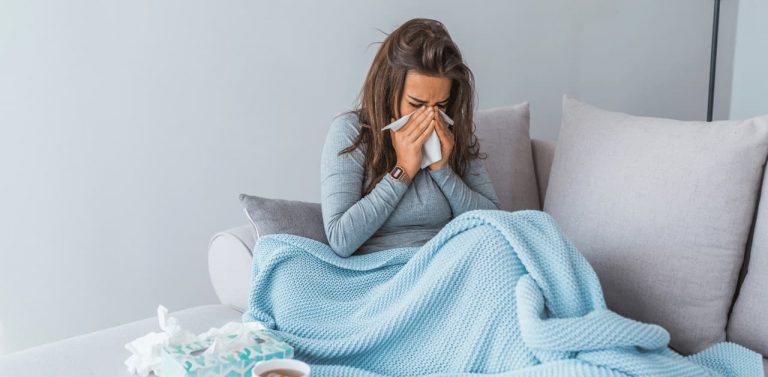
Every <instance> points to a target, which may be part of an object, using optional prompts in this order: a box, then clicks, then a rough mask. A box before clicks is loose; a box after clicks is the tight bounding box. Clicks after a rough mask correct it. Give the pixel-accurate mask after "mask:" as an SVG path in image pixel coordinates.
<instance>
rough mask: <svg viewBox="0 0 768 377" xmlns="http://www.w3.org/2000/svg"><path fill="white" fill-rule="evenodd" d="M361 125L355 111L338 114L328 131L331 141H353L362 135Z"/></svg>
mask: <svg viewBox="0 0 768 377" xmlns="http://www.w3.org/2000/svg"><path fill="white" fill-rule="evenodd" d="M360 128H361V124H360V121H359V118H358V116H357V113H356V112H355V111H354V110H350V111H345V112H343V113H339V114H336V115H335V116H334V117H333V120H332V121H331V127H330V129H329V130H328V138H329V139H334V140H338V139H343V140H347V141H348V140H353V139H355V138H356V137H357V135H358V134H359V133H360Z"/></svg>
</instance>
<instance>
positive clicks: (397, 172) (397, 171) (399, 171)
mask: <svg viewBox="0 0 768 377" xmlns="http://www.w3.org/2000/svg"><path fill="white" fill-rule="evenodd" d="M402 175H403V169H400V167H398V166H395V168H394V169H392V176H393V177H394V178H395V179H400V177H401V176H402Z"/></svg>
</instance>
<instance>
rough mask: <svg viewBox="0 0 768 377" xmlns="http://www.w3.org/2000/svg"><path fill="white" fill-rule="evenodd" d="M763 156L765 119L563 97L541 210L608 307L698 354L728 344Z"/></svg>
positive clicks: (767, 138) (767, 141)
mask: <svg viewBox="0 0 768 377" xmlns="http://www.w3.org/2000/svg"><path fill="white" fill-rule="evenodd" d="M766 153H768V116H765V117H756V118H752V119H749V120H745V121H717V122H711V123H706V122H696V121H677V120H672V119H661V118H650V117H640V116H632V115H629V114H623V113H618V112H611V111H606V110H602V109H599V108H597V107H594V106H591V105H588V104H585V103H582V102H579V101H577V100H575V99H572V98H569V97H567V96H566V97H564V98H563V122H562V126H561V129H560V134H559V138H558V143H557V149H556V150H555V155H554V159H553V162H552V169H551V174H550V177H549V184H548V187H547V193H546V195H545V200H544V211H545V212H548V213H550V214H551V215H552V216H553V217H554V218H555V219H556V220H557V222H558V223H559V224H560V225H561V227H562V229H563V231H564V232H565V233H566V235H567V236H568V237H569V238H570V239H571V240H572V241H573V242H574V244H575V246H576V247H577V248H578V249H579V250H580V251H581V252H582V253H583V254H584V255H585V256H586V258H587V260H589V262H590V263H591V264H592V266H593V267H594V269H595V271H596V272H597V274H598V276H599V278H600V283H601V285H602V287H603V290H604V293H605V298H606V302H607V305H608V307H609V308H611V309H612V310H614V311H616V312H618V313H619V314H622V315H624V316H627V317H630V318H633V319H636V320H639V321H643V322H650V323H656V324H659V325H661V326H663V327H664V328H665V329H667V330H668V331H669V332H670V335H671V342H670V346H671V347H672V348H674V349H676V350H677V351H679V352H682V353H684V354H690V353H694V352H697V351H700V350H702V349H704V348H706V347H707V346H709V345H711V344H713V343H715V342H718V341H723V340H725V328H726V323H727V316H728V310H729V308H730V305H731V303H732V300H733V298H734V297H733V296H734V293H735V289H736V283H737V280H738V275H739V269H740V268H741V265H742V261H743V255H744V250H745V247H746V242H747V238H748V233H749V229H750V225H751V223H752V218H753V216H754V211H755V206H756V205H755V203H756V199H757V194H758V191H759V188H760V179H761V173H762V167H763V164H764V163H765V161H766Z"/></svg>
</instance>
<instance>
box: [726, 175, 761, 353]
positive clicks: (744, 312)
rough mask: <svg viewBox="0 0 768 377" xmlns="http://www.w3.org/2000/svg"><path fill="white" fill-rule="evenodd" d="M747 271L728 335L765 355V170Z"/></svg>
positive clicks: (729, 324) (731, 318)
mask: <svg viewBox="0 0 768 377" xmlns="http://www.w3.org/2000/svg"><path fill="white" fill-rule="evenodd" d="M746 271H747V273H746V275H745V277H744V281H743V282H742V284H741V289H740V290H739V296H738V297H737V298H736V302H735V303H734V305H733V311H732V312H731V317H730V320H729V321H728V339H729V340H731V341H734V342H736V343H740V344H743V345H745V346H747V347H750V348H752V349H754V350H755V351H758V352H760V353H762V354H763V356H768V320H767V319H768V174H765V177H764V179H763V188H762V192H761V194H760V203H759V204H758V210H757V219H756V220H755V228H754V230H753V232H752V245H751V247H750V252H749V261H748V262H747V270H746Z"/></svg>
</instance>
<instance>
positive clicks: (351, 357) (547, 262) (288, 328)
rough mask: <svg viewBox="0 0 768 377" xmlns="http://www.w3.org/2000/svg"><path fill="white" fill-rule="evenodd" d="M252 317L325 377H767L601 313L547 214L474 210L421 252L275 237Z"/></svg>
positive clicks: (593, 278)
mask: <svg viewBox="0 0 768 377" xmlns="http://www.w3.org/2000/svg"><path fill="white" fill-rule="evenodd" d="M253 253H254V259H253V260H254V262H253V271H252V274H253V275H252V277H253V281H252V285H251V294H250V302H249V307H248V310H247V311H246V312H245V313H243V317H242V319H243V321H259V322H262V323H263V324H264V325H265V326H266V327H268V328H270V329H272V330H273V332H274V333H275V334H276V335H277V336H278V337H280V338H282V339H283V340H285V341H286V342H288V343H289V344H291V345H292V346H293V347H294V349H295V358H296V359H299V360H302V361H304V362H307V363H308V364H310V365H311V367H312V376H313V377H324V376H335V377H344V376H479V375H486V374H494V375H495V376H551V375H562V376H565V375H567V376H617V375H618V376H628V375H629V376H720V375H723V376H759V377H762V376H763V367H762V357H761V356H760V355H759V354H758V353H756V352H753V351H751V350H749V349H747V348H744V347H742V346H739V345H737V344H734V343H727V342H723V343H718V344H716V345H713V346H711V347H710V348H708V349H706V350H704V351H702V352H700V353H697V354H695V355H692V356H687V357H685V356H682V355H680V354H678V353H676V352H675V351H673V350H672V349H670V348H669V347H668V342H669V333H668V332H667V331H666V330H664V329H663V328H662V327H660V326H657V325H653V324H646V323H641V322H638V321H634V320H632V319H629V318H625V317H622V316H620V315H618V314H616V313H614V312H612V311H610V310H609V309H607V307H606V305H605V301H604V299H603V294H602V290H601V288H600V283H599V281H598V278H597V275H596V274H595V272H594V270H593V269H592V267H591V266H590V265H589V263H588V262H587V260H586V259H585V258H584V257H583V256H582V254H581V253H580V252H579V251H578V250H577V249H576V248H575V247H574V245H573V244H572V243H571V242H570V240H569V239H568V238H566V236H565V235H564V233H563V232H562V231H561V230H560V228H559V227H558V225H557V224H556V223H555V220H554V218H552V217H551V216H550V215H549V214H547V213H545V212H542V211H536V210H523V211H515V212H509V211H502V210H486V209H478V210H471V211H467V212H465V213H463V214H461V215H459V216H457V217H455V218H454V219H452V220H451V221H450V222H449V223H448V224H446V225H445V227H443V228H442V229H441V230H440V232H439V233H438V234H437V235H435V236H434V237H433V238H432V239H431V240H429V241H428V242H427V243H426V244H424V245H422V246H419V247H401V248H392V249H386V250H383V251H378V252H376V253H372V254H364V255H359V256H352V257H349V258H342V257H339V256H338V255H337V254H336V253H334V252H333V250H331V248H330V247H329V246H328V245H326V244H323V243H321V242H318V241H315V240H312V239H309V238H304V237H300V236H295V235H290V234H272V235H267V236H264V237H262V238H260V239H259V241H258V242H257V244H256V246H255V247H254V251H253Z"/></svg>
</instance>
